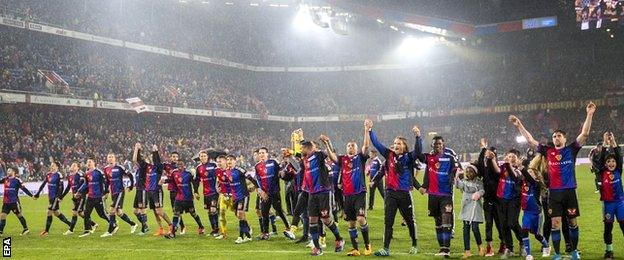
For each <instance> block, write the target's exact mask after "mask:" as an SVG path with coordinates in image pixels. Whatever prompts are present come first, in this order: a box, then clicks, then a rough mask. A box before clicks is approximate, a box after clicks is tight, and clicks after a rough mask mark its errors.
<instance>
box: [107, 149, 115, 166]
mask: <svg viewBox="0 0 624 260" xmlns="http://www.w3.org/2000/svg"><path fill="white" fill-rule="evenodd" d="M116 162H117V157H115V153H113V152H109V153H108V154H107V155H106V163H108V164H109V165H113V164H115V163H116Z"/></svg>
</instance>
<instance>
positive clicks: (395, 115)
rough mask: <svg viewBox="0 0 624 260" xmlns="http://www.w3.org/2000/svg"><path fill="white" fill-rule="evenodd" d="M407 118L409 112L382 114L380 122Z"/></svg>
mask: <svg viewBox="0 0 624 260" xmlns="http://www.w3.org/2000/svg"><path fill="white" fill-rule="evenodd" d="M405 118H407V112H396V113H391V114H381V115H380V118H379V120H381V121H386V120H397V119H405Z"/></svg>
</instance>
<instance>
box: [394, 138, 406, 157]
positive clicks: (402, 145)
mask: <svg viewBox="0 0 624 260" xmlns="http://www.w3.org/2000/svg"><path fill="white" fill-rule="evenodd" d="M392 151H394V153H396V154H403V153H406V152H407V139H405V137H403V136H397V137H395V138H394V142H393V143H392Z"/></svg>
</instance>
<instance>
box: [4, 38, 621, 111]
mask: <svg viewBox="0 0 624 260" xmlns="http://www.w3.org/2000/svg"><path fill="white" fill-rule="evenodd" d="M0 32H2V34H3V35H5V36H6V37H3V38H2V39H0V41H1V43H2V47H1V48H0V72H1V74H2V79H3V80H2V81H0V88H2V89H12V90H25V91H35V92H40V91H43V92H50V91H52V90H49V89H47V88H46V87H45V85H44V84H42V80H41V78H40V77H39V76H38V74H37V71H38V70H52V71H55V72H56V73H58V74H59V75H60V76H61V77H63V79H65V81H67V83H68V84H69V93H66V94H71V95H74V96H80V97H88V98H96V99H104V100H117V101H123V100H124V99H125V98H129V97H135V96H136V97H140V98H142V99H143V100H144V101H146V102H147V103H150V104H165V105H172V106H182V107H194V108H208V109H225V110H235V111H249V112H253V113H258V114H267V113H268V114H277V115H317V116H318V115H327V114H378V113H383V112H394V111H421V110H424V111H432V110H449V109H454V108H465V107H471V106H492V105H509V104H525V103H537V102H545V101H548V102H553V101H566V100H578V99H581V100H582V99H590V98H601V97H604V93H607V92H609V91H618V90H619V89H620V88H621V86H622V85H624V76H622V75H624V73H622V69H623V68H622V66H620V65H621V64H620V65H618V64H617V63H616V64H615V65H614V64H612V63H601V62H599V63H594V64H595V66H589V67H586V66H583V64H585V63H587V62H592V61H591V60H587V59H588V58H587V57H585V59H582V58H581V59H577V58H578V57H577V56H574V57H570V58H569V59H566V58H565V57H560V58H558V60H556V63H555V62H553V61H551V62H553V63H551V64H549V65H545V66H541V65H540V64H537V63H536V62H534V58H536V57H502V60H501V59H496V60H484V61H481V62H480V63H479V64H478V66H477V64H464V63H460V64H455V65H445V67H443V68H437V69H434V68H429V69H424V70H421V71H418V72H416V73H414V71H373V72H370V71H367V72H335V73H334V72H332V73H254V72H246V71H242V70H237V69H229V68H222V67H217V66H211V65H206V64H198V63H195V62H189V61H185V60H182V59H175V58H169V57H164V56H159V55H154V54H147V53H143V52H139V51H133V50H128V49H123V48H117V47H111V46H106V45H101V44H95V43H89V42H84V41H79V40H72V39H67V38H60V37H56V36H51V35H44V34H39V33H31V32H27V31H23V30H19V29H13V28H8V27H1V28H0ZM41 42H45V43H46V44H40V43H41ZM34 43H37V44H34ZM539 60H541V59H538V61H539ZM501 63H503V64H506V65H504V66H500V65H501ZM558 64H565V65H558ZM467 65H468V66H467ZM562 75H565V76H562ZM590 75H591V77H590ZM618 75H619V76H618ZM587 86H592V87H591V88H587ZM53 92H56V90H53ZM552 93H562V95H552ZM301 97H306V98H301ZM449 98H452V102H451V101H449ZM295 100H296V102H294V101H295Z"/></svg>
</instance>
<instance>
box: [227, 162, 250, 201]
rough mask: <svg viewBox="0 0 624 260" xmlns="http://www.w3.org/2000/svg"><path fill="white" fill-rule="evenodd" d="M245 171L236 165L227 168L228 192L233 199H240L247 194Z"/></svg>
mask: <svg viewBox="0 0 624 260" xmlns="http://www.w3.org/2000/svg"><path fill="white" fill-rule="evenodd" d="M245 173H246V172H245V170H243V169H241V168H238V167H236V168H233V169H230V170H228V173H227V175H228V176H229V177H230V193H231V194H232V198H233V199H234V201H240V200H242V199H245V198H246V197H248V196H249V191H248V190H247V178H246V176H245Z"/></svg>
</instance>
